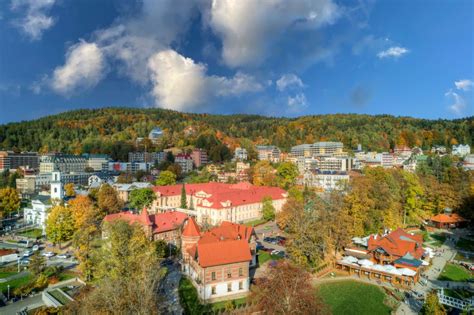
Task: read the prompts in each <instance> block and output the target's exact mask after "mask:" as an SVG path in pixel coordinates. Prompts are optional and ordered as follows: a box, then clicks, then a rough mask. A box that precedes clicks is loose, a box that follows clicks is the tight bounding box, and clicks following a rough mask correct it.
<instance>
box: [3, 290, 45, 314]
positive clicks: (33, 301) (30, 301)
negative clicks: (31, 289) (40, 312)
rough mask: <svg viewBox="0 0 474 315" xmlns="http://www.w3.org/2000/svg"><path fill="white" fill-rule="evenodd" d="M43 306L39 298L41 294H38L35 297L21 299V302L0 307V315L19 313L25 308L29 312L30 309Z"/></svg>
mask: <svg viewBox="0 0 474 315" xmlns="http://www.w3.org/2000/svg"><path fill="white" fill-rule="evenodd" d="M43 305H44V303H43V300H42V298H41V293H39V294H36V295H35V296H32V297H28V298H26V299H23V300H22V301H18V302H15V303H12V304H7V305H6V306H4V307H0V315H3V314H5V315H9V314H16V313H17V312H20V311H22V310H23V309H25V307H27V308H28V309H29V310H31V309H35V308H38V307H41V306H43Z"/></svg>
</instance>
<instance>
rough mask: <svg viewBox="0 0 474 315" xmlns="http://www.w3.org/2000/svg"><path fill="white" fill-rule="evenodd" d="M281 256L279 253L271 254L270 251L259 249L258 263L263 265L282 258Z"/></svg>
mask: <svg viewBox="0 0 474 315" xmlns="http://www.w3.org/2000/svg"><path fill="white" fill-rule="evenodd" d="M281 258H282V257H281V256H278V255H270V253H268V252H266V251H264V250H259V251H258V263H259V264H260V265H263V264H264V263H266V262H267V261H269V260H278V259H281Z"/></svg>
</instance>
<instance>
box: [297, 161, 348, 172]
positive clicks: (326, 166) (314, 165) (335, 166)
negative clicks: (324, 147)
mask: <svg viewBox="0 0 474 315" xmlns="http://www.w3.org/2000/svg"><path fill="white" fill-rule="evenodd" d="M352 163H353V160H352V158H350V157H299V158H297V159H296V165H297V167H298V171H299V172H300V174H304V173H305V172H306V171H310V170H320V171H339V172H347V171H350V170H351V169H352Z"/></svg>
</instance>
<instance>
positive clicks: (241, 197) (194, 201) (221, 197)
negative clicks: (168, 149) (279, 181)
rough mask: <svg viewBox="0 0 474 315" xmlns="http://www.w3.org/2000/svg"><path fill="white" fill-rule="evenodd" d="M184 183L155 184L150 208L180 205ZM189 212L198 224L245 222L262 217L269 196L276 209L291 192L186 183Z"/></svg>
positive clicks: (211, 183)
mask: <svg viewBox="0 0 474 315" xmlns="http://www.w3.org/2000/svg"><path fill="white" fill-rule="evenodd" d="M182 187H183V186H182V185H181V184H179V185H172V186H156V187H154V189H153V190H154V191H155V193H156V197H157V198H156V200H155V201H153V204H152V206H151V210H152V211H154V212H162V211H166V210H168V209H176V208H180V207H181V189H182ZM185 191H186V202H187V205H188V207H187V208H188V210H186V209H184V210H180V211H186V213H187V214H189V215H192V216H194V217H195V218H196V220H197V221H198V222H199V223H204V222H207V223H209V224H212V225H217V224H220V223H221V222H223V221H230V222H235V223H243V222H247V221H252V220H256V219H260V218H261V217H262V199H263V198H264V197H270V198H271V199H272V203H273V206H274V208H275V211H276V212H279V211H280V210H281V208H282V207H283V205H284V204H285V202H286V198H287V197H288V194H287V192H286V191H284V190H283V189H281V188H278V187H265V186H253V185H252V184H250V183H247V182H242V183H238V184H224V183H216V182H210V183H205V184H186V185H185Z"/></svg>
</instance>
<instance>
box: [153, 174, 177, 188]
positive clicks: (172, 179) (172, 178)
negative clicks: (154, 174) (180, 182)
mask: <svg viewBox="0 0 474 315" xmlns="http://www.w3.org/2000/svg"><path fill="white" fill-rule="evenodd" d="M174 184H176V174H175V173H173V172H171V171H162V172H160V175H159V176H158V178H157V179H156V185H157V186H168V185H174Z"/></svg>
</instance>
